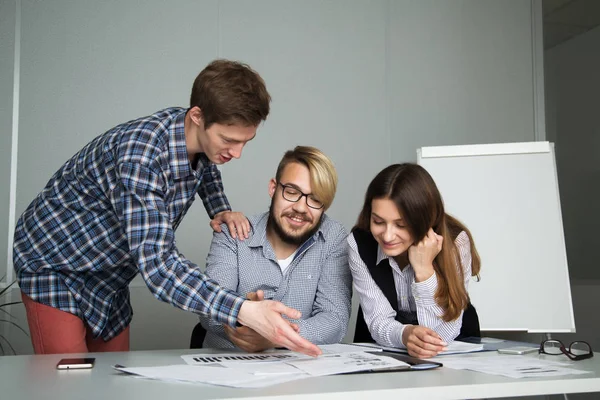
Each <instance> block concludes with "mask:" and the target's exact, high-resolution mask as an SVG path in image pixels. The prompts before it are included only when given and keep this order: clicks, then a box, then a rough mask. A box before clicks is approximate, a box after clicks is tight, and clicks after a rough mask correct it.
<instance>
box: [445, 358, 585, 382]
mask: <svg viewBox="0 0 600 400" xmlns="http://www.w3.org/2000/svg"><path fill="white" fill-rule="evenodd" d="M444 367H448V368H452V369H468V370H471V371H477V372H483V373H485V374H492V375H502V376H507V377H509V378H534V377H535V378H538V377H545V376H548V377H549V376H560V375H577V374H586V373H588V371H581V370H578V369H574V368H572V364H570V363H568V362H560V361H550V360H543V359H540V358H538V357H531V356H522V355H518V356H512V355H493V356H485V357H470V356H455V357H448V358H445V359H444Z"/></svg>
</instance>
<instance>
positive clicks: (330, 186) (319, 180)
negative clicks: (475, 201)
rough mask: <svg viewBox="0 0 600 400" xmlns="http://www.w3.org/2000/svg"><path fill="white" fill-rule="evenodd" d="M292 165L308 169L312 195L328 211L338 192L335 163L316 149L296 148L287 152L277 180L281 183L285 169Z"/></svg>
mask: <svg viewBox="0 0 600 400" xmlns="http://www.w3.org/2000/svg"><path fill="white" fill-rule="evenodd" d="M291 163H298V164H301V165H304V166H305V167H306V168H308V173H309V175H310V185H311V186H312V195H313V196H314V197H315V198H316V199H317V200H319V201H320V202H321V203H323V204H324V207H323V211H326V210H327V209H328V208H329V207H330V206H331V203H333V198H334V197H335V191H336V190H337V181H338V177H337V172H336V171H335V167H334V166H333V162H331V160H330V159H329V157H327V156H326V155H325V154H323V152H322V151H321V150H319V149H317V148H316V147H311V146H296V147H295V148H294V150H289V151H286V153H285V154H284V155H283V158H282V159H281V161H280V162H279V166H277V173H276V175H275V180H276V181H277V182H280V178H281V175H282V174H283V170H284V169H285V167H286V166H287V165H289V164H291Z"/></svg>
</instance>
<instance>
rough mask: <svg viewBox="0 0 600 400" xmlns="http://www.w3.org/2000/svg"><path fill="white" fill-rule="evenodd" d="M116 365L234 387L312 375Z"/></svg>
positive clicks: (175, 379) (166, 378)
mask: <svg viewBox="0 0 600 400" xmlns="http://www.w3.org/2000/svg"><path fill="white" fill-rule="evenodd" d="M114 368H115V369H116V370H118V371H121V372H125V373H128V374H132V375H136V376H139V377H143V378H147V379H157V380H161V381H167V382H187V383H204V384H209V385H217V386H227V387H235V388H260V387H266V386H271V385H276V384H278V383H284V382H290V381H295V380H298V379H305V378H309V377H310V375H308V374H305V373H303V372H302V371H298V372H297V373H295V374H285V375H256V374H253V373H250V372H246V371H244V370H237V369H231V368H225V367H223V366H219V365H210V366H208V365H166V366H161V367H137V368H127V367H124V366H120V365H115V366H114Z"/></svg>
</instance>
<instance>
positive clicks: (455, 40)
mask: <svg viewBox="0 0 600 400" xmlns="http://www.w3.org/2000/svg"><path fill="white" fill-rule="evenodd" d="M21 3H22V26H23V27H24V28H23V29H22V32H21V35H22V38H21V49H22V50H21V51H22V56H21V69H20V73H21V82H20V84H21V91H20V96H21V101H20V120H19V123H20V126H19V132H18V134H19V153H18V154H19V157H18V176H17V202H16V208H17V215H19V214H20V213H21V212H22V211H23V210H24V209H25V207H26V206H27V204H28V203H29V202H30V201H31V199H32V198H33V197H34V196H35V195H36V194H37V193H38V192H39V190H40V189H41V188H42V187H43V186H44V184H45V183H46V181H47V179H48V178H49V176H50V175H51V174H52V172H53V171H54V170H55V169H57V168H58V167H59V166H60V165H61V164H62V163H63V162H64V161H65V160H66V159H67V158H68V157H70V156H71V155H72V154H73V153H74V152H76V151H77V150H78V149H79V148H80V147H82V146H83V145H85V144H86V143H87V142H88V141H89V140H91V139H92V138H94V137H95V136H97V135H98V134H99V133H101V132H103V131H105V130H106V129H108V128H110V127H112V126H113V125H115V124H117V123H119V122H123V121H125V120H128V119H132V118H134V117H137V116H141V115H145V114H148V113H151V112H154V111H156V110H157V109H159V108H162V107H166V106H171V105H186V103H187V101H188V96H189V93H188V92H189V90H190V87H191V83H192V81H193V79H194V77H195V75H196V74H197V73H198V72H199V71H200V70H201V69H202V68H203V67H204V65H206V64H207V63H208V62H209V61H211V60H212V59H214V58H217V57H226V58H232V59H239V60H242V61H245V62H248V63H249V64H250V65H251V66H253V67H254V68H255V69H256V70H258V71H259V72H260V73H261V75H262V76H263V77H264V79H265V80H266V82H267V86H268V88H269V90H270V92H271V94H272V96H273V103H272V113H271V115H270V117H269V119H268V120H267V121H266V123H265V124H264V126H262V127H261V128H260V129H259V131H258V135H257V137H256V139H255V140H253V141H252V142H251V143H250V144H249V145H248V146H247V148H246V149H245V150H244V154H243V157H242V159H241V160H237V161H235V162H233V163H231V164H229V165H226V166H224V167H223V168H222V171H223V175H224V181H225V187H226V191H227V194H228V196H229V198H230V200H231V203H232V205H233V206H234V208H235V209H238V210H240V211H243V212H245V213H247V214H253V213H258V212H261V211H264V210H266V208H267V206H268V196H267V183H268V180H269V178H270V177H272V176H273V174H274V172H275V168H276V165H277V162H278V160H279V159H280V157H281V155H282V154H283V152H284V151H285V150H287V149H289V148H291V147H293V146H294V145H296V144H310V145H314V146H317V147H319V148H321V149H322V150H324V151H325V152H326V153H327V154H328V155H329V156H330V157H331V158H332V159H333V161H334V162H335V164H336V167H337V168H338V172H339V175H340V184H339V190H338V194H337V197H336V201H335V202H334V204H333V206H332V208H331V211H330V212H329V214H330V215H331V216H332V217H334V218H336V219H338V220H340V221H341V222H343V223H344V224H345V225H346V226H347V227H348V228H350V227H351V225H352V224H353V222H354V220H355V218H356V216H357V213H358V211H359V207H360V204H361V202H362V197H363V195H364V190H365V189H366V185H367V184H368V182H369V180H370V179H371V178H372V177H373V176H374V174H375V173H376V172H377V171H379V170H380V169H381V168H382V167H384V166H385V165H388V164H389V163H391V162H397V161H406V160H415V159H416V156H415V151H416V148H417V147H420V146H423V145H434V144H467V143H487V142H508V141H530V140H533V137H534V136H533V131H534V129H533V128H534V122H535V121H534V113H533V96H534V90H533V81H534V73H533V68H532V57H533V55H532V37H531V3H530V2H528V1H523V0H510V1H501V2H498V1H492V0H485V1H483V0H463V1H459V0H453V1H442V0H439V1H421V0H419V1H391V0H378V1H370V2H364V1H361V0H354V1H348V0H332V1H328V2H323V1H317V0H310V1H302V2H299V1H293V0H285V1H280V0H270V1H269V0H261V1H254V2H248V1H243V0H240V1H226V2H221V1H216V0H215V1H196V0H194V1H178V2H176V3H172V6H171V7H164V6H163V5H162V3H161V2H158V1H150V2H146V3H145V4H146V5H145V6H144V7H138V6H137V4H136V2H132V1H116V0H112V1H104V2H93V1H89V0H86V1H81V0H79V1H75V0H71V1H69V0H56V1H53V2H39V1H34V0H22V1H21ZM175 5H176V6H175ZM12 15H13V16H14V14H12ZM2 40H3V41H4V40H5V39H4V36H2ZM9 45H10V44H9ZM3 46H6V44H3ZM0 93H2V92H0ZM2 95H3V94H0V96H2ZM0 101H6V100H5V99H2V100H0ZM2 123H4V121H3V122H2ZM32 155H35V156H34V157H32ZM2 171H3V173H5V171H4V170H2ZM248 171H251V172H248ZM2 212H4V211H2ZM0 215H1V213H0ZM210 238H211V231H210V228H209V226H208V218H207V216H206V215H205V212H204V210H203V208H202V206H201V204H200V203H199V204H197V205H196V206H195V207H193V209H192V210H190V213H189V215H188V217H187V218H186V220H185V221H184V222H183V223H182V224H181V226H180V227H179V230H178V232H177V241H178V242H177V243H178V247H179V249H180V250H181V251H182V252H183V253H184V254H185V255H186V256H187V257H188V258H189V259H191V260H193V261H195V262H197V263H199V264H203V262H204V260H205V257H206V252H207V250H208V246H209V243H210ZM132 302H133V305H134V309H135V316H134V322H133V325H132V348H133V349H161V348H182V347H187V345H188V341H189V334H190V332H191V328H192V327H193V325H194V324H195V322H196V318H195V316H194V315H192V314H187V313H184V312H181V311H179V310H176V309H174V308H172V307H170V306H168V305H166V304H161V303H159V302H158V301H156V300H155V299H153V298H152V296H151V295H150V293H149V292H148V290H147V289H146V288H145V287H143V283H142V282H140V281H135V282H134V283H133V284H132ZM15 312H16V313H17V314H18V315H17V316H18V317H19V318H20V319H21V320H22V321H25V318H24V315H23V313H22V309H17V310H16V311H15ZM352 331H353V327H352V328H351V329H350V333H349V335H351V334H352ZM17 334H18V333H17V332H12V333H11V336H17ZM16 341H18V343H19V348H18V351H19V352H21V353H27V352H30V351H31V349H30V347H29V345H28V344H27V341H26V340H23V341H21V339H16Z"/></svg>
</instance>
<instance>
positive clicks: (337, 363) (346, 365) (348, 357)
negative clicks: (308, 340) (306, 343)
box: [286, 352, 410, 376]
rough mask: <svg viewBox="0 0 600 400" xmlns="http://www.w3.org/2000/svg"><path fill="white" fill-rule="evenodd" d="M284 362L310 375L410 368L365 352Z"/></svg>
mask: <svg viewBox="0 0 600 400" xmlns="http://www.w3.org/2000/svg"><path fill="white" fill-rule="evenodd" d="M286 364H288V365H292V366H294V367H296V368H298V369H299V370H301V371H304V372H306V373H307V374H309V375H312V376H323V375H334V374H344V373H349V372H360V371H376V370H378V369H388V368H398V369H401V368H405V369H410V364H407V363H405V362H404V361H400V360H396V359H395V358H392V357H386V356H382V355H378V354H373V353H365V352H357V353H342V354H326V355H323V356H320V357H318V358H314V359H311V360H308V359H304V360H294V361H286Z"/></svg>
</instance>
